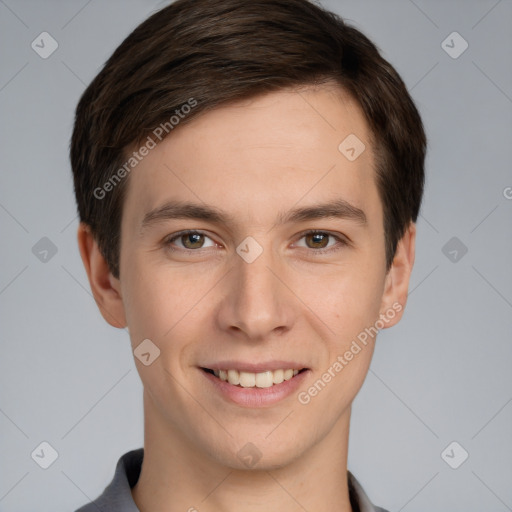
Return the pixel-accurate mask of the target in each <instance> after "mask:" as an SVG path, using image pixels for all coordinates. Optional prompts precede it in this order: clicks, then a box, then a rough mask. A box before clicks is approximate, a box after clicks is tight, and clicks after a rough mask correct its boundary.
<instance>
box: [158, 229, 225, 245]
mask: <svg viewBox="0 0 512 512" xmlns="http://www.w3.org/2000/svg"><path fill="white" fill-rule="evenodd" d="M205 240H210V242H211V243H210V244H209V245H205ZM164 243H165V245H166V246H169V248H170V249H171V250H175V248H174V247H172V246H173V245H176V246H177V247H178V249H181V250H195V249H204V248H207V247H214V246H216V245H217V244H216V243H215V242H213V240H212V239H211V238H210V237H209V236H207V235H205V234H204V233H202V232H201V231H190V230H189V231H181V232H179V233H175V234H173V235H171V236H170V237H168V238H166V240H165V242H164Z"/></svg>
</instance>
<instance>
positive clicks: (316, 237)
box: [311, 233, 327, 248]
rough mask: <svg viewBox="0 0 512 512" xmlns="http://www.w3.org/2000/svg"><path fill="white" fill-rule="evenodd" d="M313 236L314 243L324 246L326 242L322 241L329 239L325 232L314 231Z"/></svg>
mask: <svg viewBox="0 0 512 512" xmlns="http://www.w3.org/2000/svg"><path fill="white" fill-rule="evenodd" d="M311 236H312V237H313V243H314V244H320V245H321V247H322V248H323V247H325V243H322V242H325V240H327V237H326V236H325V235H324V234H322V233H314V234H313V235H311Z"/></svg>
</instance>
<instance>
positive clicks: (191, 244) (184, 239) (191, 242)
mask: <svg viewBox="0 0 512 512" xmlns="http://www.w3.org/2000/svg"><path fill="white" fill-rule="evenodd" d="M180 239H181V243H182V244H183V247H185V248H186V249H201V247H202V245H203V243H204V235H203V234H201V233H186V234H185V235H181V237H180Z"/></svg>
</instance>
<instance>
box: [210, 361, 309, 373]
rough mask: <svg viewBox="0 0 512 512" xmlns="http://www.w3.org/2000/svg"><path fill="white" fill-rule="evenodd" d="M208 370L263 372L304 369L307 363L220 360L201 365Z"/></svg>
mask: <svg viewBox="0 0 512 512" xmlns="http://www.w3.org/2000/svg"><path fill="white" fill-rule="evenodd" d="M201 368H206V369H208V370H238V371H240V372H249V373H261V372H265V371H275V370H288V369H293V370H302V369H304V368H306V365H304V364H302V363H296V362H294V361H267V362H265V363H249V362H244V361H233V360H231V361H218V362H216V363H209V364H205V365H201Z"/></svg>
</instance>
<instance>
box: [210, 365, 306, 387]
mask: <svg viewBox="0 0 512 512" xmlns="http://www.w3.org/2000/svg"><path fill="white" fill-rule="evenodd" d="M203 370H204V371H206V372H208V373H210V374H212V375H214V376H215V377H217V378H219V379H220V380H221V381H224V382H227V383H229V384H231V385H232V386H238V387H242V388H270V387H272V386H275V385H278V384H281V383H283V382H284V381H288V380H290V379H292V378H293V377H295V376H296V375H298V374H299V373H301V372H302V371H304V370H306V368H302V369H293V368H288V369H277V370H266V371H263V372H258V373H252V372H245V371H238V370H234V369H230V370H211V369H209V368H203Z"/></svg>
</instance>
